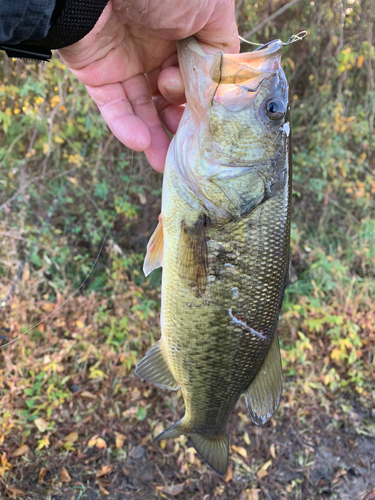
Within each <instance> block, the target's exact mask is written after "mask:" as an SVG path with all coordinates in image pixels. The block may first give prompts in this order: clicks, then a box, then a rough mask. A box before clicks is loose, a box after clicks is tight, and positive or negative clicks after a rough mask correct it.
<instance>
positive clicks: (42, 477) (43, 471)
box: [38, 467, 48, 484]
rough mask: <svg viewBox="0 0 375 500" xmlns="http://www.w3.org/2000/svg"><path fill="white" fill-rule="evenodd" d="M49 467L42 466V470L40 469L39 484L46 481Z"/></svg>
mask: <svg viewBox="0 0 375 500" xmlns="http://www.w3.org/2000/svg"><path fill="white" fill-rule="evenodd" d="M47 472H48V471H47V469H46V467H41V468H40V470H39V474H38V483H39V484H43V483H44V478H45V477H46V474H47Z"/></svg>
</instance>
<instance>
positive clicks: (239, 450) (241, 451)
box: [231, 445, 247, 458]
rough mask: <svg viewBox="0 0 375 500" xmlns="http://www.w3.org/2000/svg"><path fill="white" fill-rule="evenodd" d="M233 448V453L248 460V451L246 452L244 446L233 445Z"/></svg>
mask: <svg viewBox="0 0 375 500" xmlns="http://www.w3.org/2000/svg"><path fill="white" fill-rule="evenodd" d="M231 448H232V450H233V451H235V452H236V453H238V454H239V455H241V457H243V458H247V451H246V450H245V448H242V446H235V445H233V446H232V447H231Z"/></svg>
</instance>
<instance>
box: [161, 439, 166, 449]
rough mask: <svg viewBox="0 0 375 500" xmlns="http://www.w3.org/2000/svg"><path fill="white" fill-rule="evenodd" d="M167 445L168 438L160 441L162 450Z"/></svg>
mask: <svg viewBox="0 0 375 500" xmlns="http://www.w3.org/2000/svg"><path fill="white" fill-rule="evenodd" d="M166 446H167V440H166V439H162V440H161V441H160V448H161V449H162V450H165V447H166Z"/></svg>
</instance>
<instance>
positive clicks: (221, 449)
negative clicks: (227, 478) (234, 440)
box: [155, 419, 229, 476]
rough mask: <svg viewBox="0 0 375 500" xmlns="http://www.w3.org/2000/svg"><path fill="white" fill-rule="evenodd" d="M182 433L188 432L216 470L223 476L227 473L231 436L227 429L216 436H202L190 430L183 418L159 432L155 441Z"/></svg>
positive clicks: (199, 450)
mask: <svg viewBox="0 0 375 500" xmlns="http://www.w3.org/2000/svg"><path fill="white" fill-rule="evenodd" d="M181 434H187V435H188V436H189V437H190V439H191V441H192V442H193V446H194V448H195V449H196V450H197V452H198V453H199V455H200V456H201V457H202V458H204V459H205V461H206V462H207V463H208V465H209V466H210V467H212V468H213V469H214V471H215V472H217V473H218V474H220V475H221V476H223V475H224V474H225V473H226V471H227V469H228V457H229V437H228V433H227V431H225V432H224V433H223V434H221V435H220V436H215V437H205V436H201V435H200V434H196V433H191V432H189V429H188V428H187V427H186V426H185V425H184V423H183V419H181V420H180V421H179V422H176V423H175V424H173V425H172V426H171V427H169V429H167V430H166V431H164V432H162V433H161V434H159V436H157V438H156V439H155V441H159V440H161V439H168V438H176V437H179V436H181Z"/></svg>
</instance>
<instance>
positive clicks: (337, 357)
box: [331, 349, 342, 361]
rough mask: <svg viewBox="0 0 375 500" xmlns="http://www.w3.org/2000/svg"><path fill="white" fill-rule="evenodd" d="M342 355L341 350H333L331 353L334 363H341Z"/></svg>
mask: <svg viewBox="0 0 375 500" xmlns="http://www.w3.org/2000/svg"><path fill="white" fill-rule="evenodd" d="M341 355H342V351H341V349H333V351H332V352H331V359H333V360H334V361H340V359H341Z"/></svg>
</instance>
